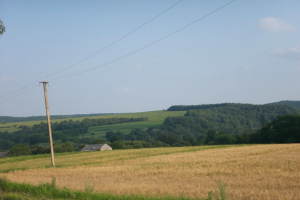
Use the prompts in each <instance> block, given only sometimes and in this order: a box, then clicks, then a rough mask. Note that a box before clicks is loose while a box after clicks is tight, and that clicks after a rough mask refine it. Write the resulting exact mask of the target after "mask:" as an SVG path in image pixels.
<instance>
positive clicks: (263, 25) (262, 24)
mask: <svg viewBox="0 0 300 200" xmlns="http://www.w3.org/2000/svg"><path fill="white" fill-rule="evenodd" d="M258 26H259V28H260V29H261V30H264V31H271V32H292V31H295V30H296V27H294V26H292V25H289V24H286V23H285V22H284V21H283V20H282V19H277V18H274V17H267V18H263V19H261V20H259V22H258Z"/></svg>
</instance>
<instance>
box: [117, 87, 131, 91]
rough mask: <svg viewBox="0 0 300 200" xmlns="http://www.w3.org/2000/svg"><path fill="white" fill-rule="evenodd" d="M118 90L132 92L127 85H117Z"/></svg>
mask: <svg viewBox="0 0 300 200" xmlns="http://www.w3.org/2000/svg"><path fill="white" fill-rule="evenodd" d="M114 89H115V90H117V91H122V92H130V91H131V90H130V89H129V88H127V87H115V88H114Z"/></svg>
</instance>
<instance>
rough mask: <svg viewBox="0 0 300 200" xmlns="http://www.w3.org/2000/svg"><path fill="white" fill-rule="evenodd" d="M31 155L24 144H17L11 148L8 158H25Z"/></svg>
mask: <svg viewBox="0 0 300 200" xmlns="http://www.w3.org/2000/svg"><path fill="white" fill-rule="evenodd" d="M30 154H32V152H31V150H30V148H29V146H27V145H24V144H17V145H15V146H13V147H12V148H11V150H10V151H9V153H8V156H26V155H30Z"/></svg>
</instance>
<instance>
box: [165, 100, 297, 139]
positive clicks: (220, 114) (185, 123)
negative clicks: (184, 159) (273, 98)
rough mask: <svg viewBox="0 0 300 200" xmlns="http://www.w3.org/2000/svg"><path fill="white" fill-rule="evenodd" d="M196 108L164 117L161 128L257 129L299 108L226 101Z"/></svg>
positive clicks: (249, 130)
mask: <svg viewBox="0 0 300 200" xmlns="http://www.w3.org/2000/svg"><path fill="white" fill-rule="evenodd" d="M189 107H193V106H189ZM189 107H187V108H189ZM198 107H199V109H197V110H190V109H189V110H187V113H186V114H185V115H184V117H169V118H167V119H166V120H165V122H164V128H165V129H167V130H168V129H170V130H172V128H175V127H177V128H176V129H178V127H181V128H184V129H187V130H188V131H192V132H198V133H206V132H207V130H209V129H215V130H220V131H224V132H227V133H231V134H241V133H244V132H252V131H254V130H257V129H259V128H261V127H262V126H263V125H264V124H266V123H269V122H271V121H272V120H274V119H275V118H276V117H277V116H278V115H286V114H300V109H297V108H294V107H291V106H286V105H251V104H234V103H226V104H215V105H200V106H198Z"/></svg>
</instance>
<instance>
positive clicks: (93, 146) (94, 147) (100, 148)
mask: <svg viewBox="0 0 300 200" xmlns="http://www.w3.org/2000/svg"><path fill="white" fill-rule="evenodd" d="M106 150H112V148H111V147H110V146H109V145H107V144H88V145H85V147H83V148H82V149H81V151H106Z"/></svg>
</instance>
